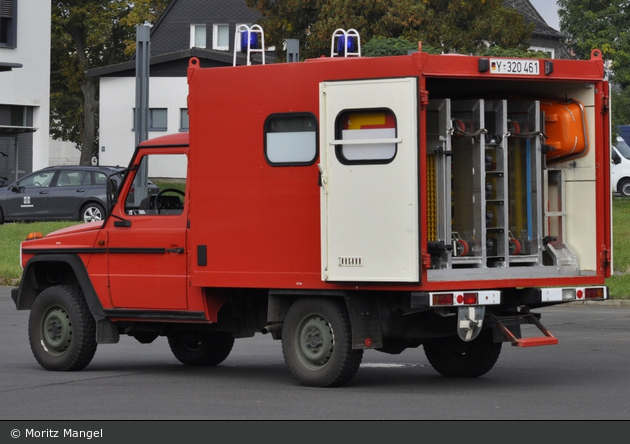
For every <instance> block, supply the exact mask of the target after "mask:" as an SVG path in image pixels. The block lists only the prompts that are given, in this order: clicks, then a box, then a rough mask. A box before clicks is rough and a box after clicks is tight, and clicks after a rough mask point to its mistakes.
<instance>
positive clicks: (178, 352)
mask: <svg viewBox="0 0 630 444" xmlns="http://www.w3.org/2000/svg"><path fill="white" fill-rule="evenodd" d="M168 345H169V347H170V348H171V351H172V352H173V355H174V356H175V357H176V358H177V360H178V361H179V362H181V363H182V364H185V365H190V366H205V367H209V366H215V365H219V364H220V363H222V362H223V361H225V358H227V357H228V356H229V354H230V352H231V351H232V347H233V346H234V336H232V334H231V333H228V332H224V331H210V332H198V331H179V332H175V333H173V334H170V335H168Z"/></svg>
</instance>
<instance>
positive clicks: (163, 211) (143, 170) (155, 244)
mask: <svg viewBox="0 0 630 444" xmlns="http://www.w3.org/2000/svg"><path fill="white" fill-rule="evenodd" d="M186 159H187V158H186V154H185V153H183V152H182V153H180V154H148V155H146V156H144V157H143V158H142V162H141V163H140V165H139V167H138V168H137V169H135V170H134V171H130V172H129V173H128V174H132V175H133V183H131V184H129V183H127V185H126V186H125V187H123V189H122V194H121V195H120V197H119V200H120V199H123V200H124V202H121V203H120V204H124V213H122V212H118V213H112V216H111V217H109V218H108V220H107V223H108V236H109V239H108V246H107V257H108V268H109V273H108V274H109V276H108V277H109V287H110V296H111V301H112V305H113V306H114V307H116V308H128V309H147V310H185V309H186V308H187V306H188V304H187V256H188V252H187V251H186V237H187V231H188V230H187V219H188V215H187V213H188V205H187V199H186V198H185V190H186V183H185V180H186ZM166 175H168V176H169V177H167V178H164V176H166ZM154 177H162V178H163V179H162V180H161V181H159V182H157V183H159V184H160V185H159V186H160V190H161V191H162V192H163V193H161V194H158V195H155V194H154V190H153V189H152V188H150V187H149V182H148V181H149V179H151V180H153V178H154ZM169 189H170V190H172V191H165V190H169ZM173 189H174V190H173ZM116 216H118V217H116Z"/></svg>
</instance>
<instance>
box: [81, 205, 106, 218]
mask: <svg viewBox="0 0 630 444" xmlns="http://www.w3.org/2000/svg"><path fill="white" fill-rule="evenodd" d="M104 218H105V210H104V209H103V207H102V206H101V205H99V204H97V203H89V204H87V205H86V206H84V207H83V210H81V220H82V221H83V222H96V221H99V220H103V219H104Z"/></svg>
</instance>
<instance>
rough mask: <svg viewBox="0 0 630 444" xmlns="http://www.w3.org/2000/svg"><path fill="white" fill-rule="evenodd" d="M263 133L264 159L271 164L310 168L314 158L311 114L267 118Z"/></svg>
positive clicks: (314, 126)
mask: <svg viewBox="0 0 630 444" xmlns="http://www.w3.org/2000/svg"><path fill="white" fill-rule="evenodd" d="M264 133H265V134H264V138H265V158H266V159H267V162H269V163H270V164H271V165H275V166H283V165H311V164H313V162H315V160H316V159H317V141H318V131H317V119H316V118H315V116H314V115H313V114H310V113H296V114H274V115H271V116H269V117H268V118H267V120H266V121H265V128H264Z"/></svg>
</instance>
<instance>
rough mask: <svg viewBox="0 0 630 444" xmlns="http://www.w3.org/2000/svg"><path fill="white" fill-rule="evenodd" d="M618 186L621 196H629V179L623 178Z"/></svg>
mask: <svg viewBox="0 0 630 444" xmlns="http://www.w3.org/2000/svg"><path fill="white" fill-rule="evenodd" d="M618 188H619V192H620V193H621V195H622V196H625V197H630V180H627V179H626V180H624V181H623V182H621V183H620V184H619V187H618Z"/></svg>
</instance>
